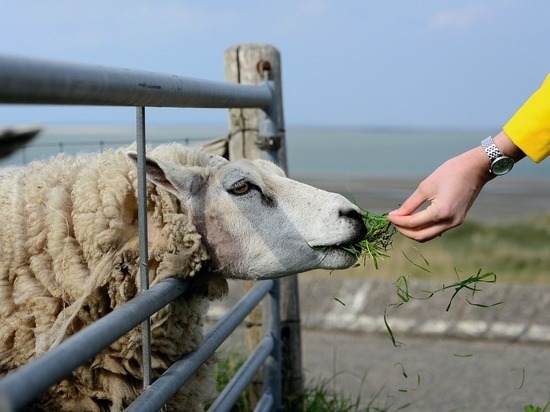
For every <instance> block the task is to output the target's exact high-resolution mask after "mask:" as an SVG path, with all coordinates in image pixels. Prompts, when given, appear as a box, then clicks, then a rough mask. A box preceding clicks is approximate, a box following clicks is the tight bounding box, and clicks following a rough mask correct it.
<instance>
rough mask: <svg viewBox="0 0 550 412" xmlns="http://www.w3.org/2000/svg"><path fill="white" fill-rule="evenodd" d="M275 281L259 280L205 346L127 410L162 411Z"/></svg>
mask: <svg viewBox="0 0 550 412" xmlns="http://www.w3.org/2000/svg"><path fill="white" fill-rule="evenodd" d="M273 284H274V281H273V280H264V281H261V282H258V285H257V286H256V287H254V288H253V289H252V290H251V291H250V292H248V293H247V294H246V295H245V296H243V297H242V298H241V299H240V300H239V302H237V304H236V305H235V306H233V307H232V308H231V309H230V310H229V311H228V312H227V313H226V314H225V315H224V316H223V317H222V318H221V319H220V320H219V321H218V322H217V323H216V325H214V327H212V329H210V330H209V331H208V333H207V334H206V335H205V340H204V342H203V344H202V345H201V346H199V347H198V348H197V349H196V350H195V351H193V352H191V353H189V354H187V355H186V356H184V357H183V358H181V359H180V360H178V361H176V362H175V363H174V364H173V365H172V366H170V367H169V368H168V369H167V370H166V372H164V373H163V374H162V376H160V377H159V378H158V379H157V380H156V381H155V382H153V384H151V385H150V386H149V387H148V388H147V389H145V391H144V392H143V393H142V394H141V395H140V396H139V397H138V398H137V399H136V400H135V401H134V402H133V403H132V404H131V405H130V406H129V407H128V408H127V409H126V411H127V412H135V411H141V412H144V411H158V410H159V409H160V408H161V407H162V406H163V405H164V404H165V403H166V402H167V401H168V400H169V399H170V398H171V397H172V396H174V394H175V393H176V392H177V390H178V389H179V388H180V387H181V386H182V385H183V384H184V383H185V382H186V381H187V380H188V379H189V378H190V377H191V376H192V375H193V373H194V372H195V371H196V370H197V369H198V368H199V367H200V365H202V364H203V363H204V362H205V361H206V360H207V359H208V358H209V357H210V356H211V355H212V354H213V353H214V351H215V350H216V349H217V348H218V347H219V346H220V345H221V344H222V343H223V341H224V340H225V339H227V337H228V336H229V335H230V334H231V332H233V331H234V330H235V329H236V328H237V326H239V324H240V323H241V322H242V321H243V320H244V318H245V317H246V316H247V315H248V314H249V313H250V311H251V310H252V309H253V308H254V307H255V306H256V305H257V304H258V303H259V302H260V301H261V300H262V299H263V297H264V296H265V295H266V294H267V293H269V291H270V290H271V288H272V287H273Z"/></svg>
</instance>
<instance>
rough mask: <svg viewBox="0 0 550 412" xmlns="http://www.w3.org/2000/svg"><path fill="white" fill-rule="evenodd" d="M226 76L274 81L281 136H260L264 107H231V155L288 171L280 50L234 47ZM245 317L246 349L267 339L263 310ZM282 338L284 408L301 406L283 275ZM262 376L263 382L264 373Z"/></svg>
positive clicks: (294, 303)
mask: <svg viewBox="0 0 550 412" xmlns="http://www.w3.org/2000/svg"><path fill="white" fill-rule="evenodd" d="M225 77H226V80H227V81H229V82H233V83H243V84H258V83H260V82H261V81H262V80H264V79H265V78H266V77H267V78H269V80H274V83H275V93H276V96H277V107H276V108H273V109H274V110H276V116H275V117H276V119H277V127H276V128H277V136H260V118H261V116H264V115H265V114H264V113H263V111H262V110H260V109H229V133H230V134H229V135H230V138H229V158H230V159H231V160H236V159H240V158H248V159H257V158H264V159H273V158H274V157H275V158H276V161H277V163H278V164H279V166H280V167H281V168H282V169H283V170H284V171H285V172H287V158H286V148H285V139H284V137H285V136H284V133H285V127H284V116H283V103H282V102H283V99H282V82H281V58H280V54H279V51H278V50H277V49H276V48H274V47H273V46H270V45H264V44H250V45H239V46H234V47H231V48H229V49H228V50H227V51H226V52H225ZM266 137H276V140H275V145H274V146H273V150H271V153H270V154H269V155H266V150H263V149H262V148H261V146H260V145H261V143H262V142H264V143H265V139H264V138H266ZM275 150H276V153H275V154H274V153H273V152H274V151H275ZM249 287H250V286H249ZM247 320H248V324H249V325H250V327H249V328H248V333H247V347H248V348H249V351H250V347H254V346H256V345H257V344H258V343H259V341H260V339H261V338H263V328H262V326H261V325H262V314H261V308H260V307H258V308H257V310H255V311H254V312H253V313H252V314H251V315H250V316H249V317H248V319H247ZM281 338H282V367H283V401H284V402H285V409H286V410H300V409H301V408H300V406H299V405H298V404H299V400H300V399H301V394H302V390H303V376H302V338H301V330H300V307H299V300H298V279H297V276H296V275H294V276H288V277H286V278H282V279H281ZM249 345H250V346H249ZM259 380H260V382H261V377H259ZM256 386H258V385H256ZM259 393H261V392H259ZM289 406H290V407H289Z"/></svg>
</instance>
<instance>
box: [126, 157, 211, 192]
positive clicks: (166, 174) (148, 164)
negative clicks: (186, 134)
mask: <svg viewBox="0 0 550 412" xmlns="http://www.w3.org/2000/svg"><path fill="white" fill-rule="evenodd" d="M128 158H129V159H130V160H131V161H132V163H133V164H134V166H136V167H137V153H135V152H129V153H128ZM145 174H146V176H147V179H149V180H150V181H151V182H153V183H154V184H156V185H157V186H159V187H161V188H163V189H165V190H167V191H168V192H170V193H172V194H173V195H175V196H177V197H179V198H189V197H191V196H192V195H193V194H194V193H196V192H197V191H198V189H199V188H200V187H201V186H202V183H203V178H202V176H201V174H200V173H199V172H198V170H197V168H194V167H183V166H178V165H176V164H173V163H170V162H160V161H156V160H153V159H150V158H148V157H147V158H145Z"/></svg>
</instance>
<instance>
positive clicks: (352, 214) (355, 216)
mask: <svg viewBox="0 0 550 412" xmlns="http://www.w3.org/2000/svg"><path fill="white" fill-rule="evenodd" d="M338 216H340V217H347V218H349V219H351V220H360V219H362V218H361V214H360V213H359V212H358V211H357V210H355V209H340V210H339V211H338Z"/></svg>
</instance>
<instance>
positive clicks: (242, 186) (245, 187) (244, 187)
mask: <svg viewBox="0 0 550 412" xmlns="http://www.w3.org/2000/svg"><path fill="white" fill-rule="evenodd" d="M250 186H251V185H250V184H248V183H247V182H240V183H239V185H238V186H235V187H233V188H232V189H231V193H233V194H234V195H244V194H246V193H248V192H249V191H250Z"/></svg>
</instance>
